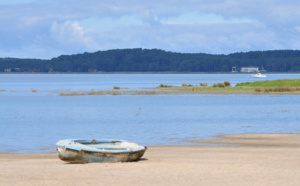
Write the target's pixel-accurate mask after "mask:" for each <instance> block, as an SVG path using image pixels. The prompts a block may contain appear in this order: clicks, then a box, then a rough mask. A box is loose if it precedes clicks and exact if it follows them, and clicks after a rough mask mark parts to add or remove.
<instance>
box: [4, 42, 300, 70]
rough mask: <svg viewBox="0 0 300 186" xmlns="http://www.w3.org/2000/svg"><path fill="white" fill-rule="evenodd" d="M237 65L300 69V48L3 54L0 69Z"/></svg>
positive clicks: (221, 67) (209, 67) (211, 67)
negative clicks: (49, 55)
mask: <svg viewBox="0 0 300 186" xmlns="http://www.w3.org/2000/svg"><path fill="white" fill-rule="evenodd" d="M234 66H237V69H240V68H241V67H249V66H255V67H259V68H260V69H261V68H264V69H265V70H266V71H268V72H297V71H298V72H299V71H300V50H274V51H256V52H246V53H233V54H229V55H212V54H203V53H197V54H196V53H194V54H190V53H175V52H167V51H163V50H158V49H140V48H137V49H116V50H108V51H98V52H94V53H83V54H76V55H62V56H59V57H56V58H52V59H50V60H41V59H17V58H0V72H99V71H101V72H167V71H169V72H231V70H232V67H234Z"/></svg>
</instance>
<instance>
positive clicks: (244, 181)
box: [0, 134, 300, 186]
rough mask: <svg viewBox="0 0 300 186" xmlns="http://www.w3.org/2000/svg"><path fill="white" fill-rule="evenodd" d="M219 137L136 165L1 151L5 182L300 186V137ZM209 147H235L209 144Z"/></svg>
mask: <svg viewBox="0 0 300 186" xmlns="http://www.w3.org/2000/svg"><path fill="white" fill-rule="evenodd" d="M217 137H218V139H215V140H193V141H189V142H193V143H195V145H192V146H158V147H148V150H147V151H146V153H145V155H144V156H143V158H142V159H141V160H140V161H138V162H130V163H90V164H69V163H66V162H63V161H61V160H60V159H58V157H57V154H56V153H44V154H9V153H0V169H1V171H0V183H1V185H285V186H286V185H300V134H243V135H222V136H217ZM197 143H198V144H197ZM203 143H218V144H232V145H227V146H222V145H220V146H206V145H203ZM199 144H201V145H199ZM54 148H55V147H54Z"/></svg>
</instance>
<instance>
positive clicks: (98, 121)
mask: <svg viewBox="0 0 300 186" xmlns="http://www.w3.org/2000/svg"><path fill="white" fill-rule="evenodd" d="M283 78H300V75H299V74H267V78H266V79H268V80H273V79H283ZM254 80H260V79H254V78H250V77H249V74H0V90H5V91H2V92H0V113H1V115H0V122H1V124H0V131H1V136H0V152H17V153H19V152H53V151H55V143H56V142H57V141H58V140H61V139H67V138H72V139H92V138H96V139H97V138H98V139H100V138H109V139H124V140H128V141H134V142H137V143H139V144H142V145H147V146H150V145H177V144H186V143H183V142H181V140H182V139H199V138H201V139H203V138H211V137H212V136H213V135H217V134H231V133H299V132H300V131H299V129H300V124H299V123H300V96H299V95H284V96H270V95H136V96H132V95H122V96H112V95H105V96H59V92H62V91H70V90H71V91H73V90H92V89H94V90H111V89H113V86H120V87H126V88H129V89H142V88H147V87H157V86H159V84H161V83H163V84H167V85H179V86H180V85H181V84H182V83H186V84H193V85H197V84H199V83H200V82H201V83H208V84H212V83H215V82H223V81H230V82H231V84H232V85H233V86H234V85H235V84H236V83H240V82H247V81H248V82H250V81H254ZM262 80H265V79H262ZM32 90H37V92H35V91H32Z"/></svg>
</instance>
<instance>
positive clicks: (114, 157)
mask: <svg viewBox="0 0 300 186" xmlns="http://www.w3.org/2000/svg"><path fill="white" fill-rule="evenodd" d="M56 146H57V148H56V150H57V152H58V157H59V158H60V159H61V160H63V161H66V162H70V163H92V162H129V161H136V160H139V159H140V158H141V157H142V156H143V155H144V153H145V151H146V150H147V147H144V146H141V145H138V144H136V143H132V142H127V141H124V140H103V139H102V140H95V139H93V140H73V139H66V140H60V141H58V142H57V143H56Z"/></svg>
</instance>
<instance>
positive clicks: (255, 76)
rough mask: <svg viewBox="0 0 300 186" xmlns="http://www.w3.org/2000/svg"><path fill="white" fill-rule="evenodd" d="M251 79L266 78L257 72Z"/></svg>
mask: <svg viewBox="0 0 300 186" xmlns="http://www.w3.org/2000/svg"><path fill="white" fill-rule="evenodd" d="M252 77H254V78H265V77H267V76H266V75H262V74H261V73H260V72H258V73H256V74H253V75H252Z"/></svg>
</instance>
